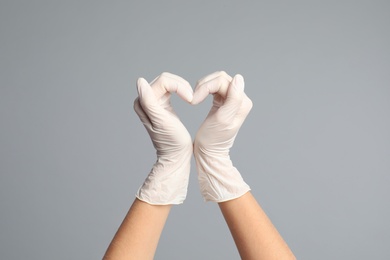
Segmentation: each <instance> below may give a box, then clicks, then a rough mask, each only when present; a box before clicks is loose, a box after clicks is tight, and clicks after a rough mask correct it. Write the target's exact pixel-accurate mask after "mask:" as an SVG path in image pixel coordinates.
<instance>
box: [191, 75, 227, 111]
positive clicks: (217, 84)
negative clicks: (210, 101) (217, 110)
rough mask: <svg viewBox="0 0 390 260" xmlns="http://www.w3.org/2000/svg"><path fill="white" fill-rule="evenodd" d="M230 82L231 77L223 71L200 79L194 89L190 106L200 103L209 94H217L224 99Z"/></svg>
mask: <svg viewBox="0 0 390 260" xmlns="http://www.w3.org/2000/svg"><path fill="white" fill-rule="evenodd" d="M231 81H232V77H231V76H230V75H228V74H227V73H226V72H224V71H217V72H214V73H212V74H210V75H208V76H206V77H204V78H202V79H200V80H199V81H198V83H197V85H196V87H195V92H194V97H193V99H192V102H191V103H192V104H193V105H196V104H199V103H200V102H202V101H203V100H204V99H205V98H206V97H207V96H208V95H209V94H218V95H220V96H222V97H223V98H226V95H227V89H228V87H229V85H230V83H231Z"/></svg>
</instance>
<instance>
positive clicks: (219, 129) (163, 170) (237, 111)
mask: <svg viewBox="0 0 390 260" xmlns="http://www.w3.org/2000/svg"><path fill="white" fill-rule="evenodd" d="M137 87H138V98H137V99H136V100H135V102H134V110H135V112H136V113H137V114H138V116H139V118H140V119H141V121H142V123H143V124H144V126H145V128H146V130H147V131H148V133H149V136H150V137H151V140H152V143H153V146H154V147H155V149H156V154H157V161H156V163H155V165H154V166H153V169H152V171H151V173H150V174H149V175H148V178H147V179H146V180H145V183H144V184H143V186H142V188H141V189H140V190H139V192H138V195H137V196H138V198H139V199H141V200H145V201H150V202H153V203H156V204H164V203H167V201H169V202H170V203H171V204H178V203H181V202H182V201H183V200H184V198H185V195H186V191H187V184H188V176H189V172H190V160H191V156H192V154H194V156H195V159H196V163H197V169H198V172H199V174H198V175H199V183H200V187H201V192H202V194H203V196H204V198H205V200H211V201H223V200H226V199H231V198H234V197H237V196H239V195H242V194H244V192H246V191H248V189H249V186H248V185H247V184H246V183H245V182H244V181H243V180H242V178H241V175H240V174H239V172H238V171H237V169H235V167H233V165H232V162H231V160H230V157H229V150H230V148H231V147H232V146H233V143H234V139H235V137H236V135H237V133H238V130H239V129H240V127H241V125H242V123H243V122H244V120H245V118H246V116H247V115H248V113H249V111H250V110H251V108H252V101H251V100H250V99H249V98H248V97H247V96H246V94H245V93H244V79H243V77H242V76H241V75H239V74H237V75H235V76H234V77H231V76H229V75H228V74H227V73H226V72H223V71H221V72H215V73H212V74H210V75H208V76H206V77H204V78H202V79H201V80H199V81H198V83H197V85H196V87H195V91H193V90H192V88H191V85H190V84H189V83H188V82H187V81H186V80H184V79H183V78H181V77H179V76H177V75H174V74H171V73H163V74H161V75H160V76H158V77H157V78H156V79H154V80H153V81H152V82H151V83H150V84H149V83H148V82H147V81H146V80H145V79H143V78H139V79H138V81H137ZM171 93H177V94H178V96H179V97H180V98H182V99H183V100H185V101H187V102H188V103H190V104H193V105H196V104H199V103H200V102H202V101H203V100H204V99H205V98H206V97H207V96H208V95H209V94H212V95H213V104H212V107H211V109H210V112H209V113H208V114H207V116H206V118H205V120H204V121H203V123H202V124H201V126H200V127H199V129H198V131H197V133H196V136H195V139H194V140H192V138H191V136H190V134H189V132H188V131H187V129H186V127H185V126H184V125H183V123H182V122H181V120H180V119H179V117H178V116H177V115H176V113H175V112H174V110H173V108H172V106H171V101H170V97H171ZM210 162H213V163H210ZM221 169H222V170H221ZM206 172H207V173H206ZM220 172H222V173H224V174H222V175H221V174H220ZM172 176H176V177H172ZM212 176H214V177H212ZM218 176H219V177H218ZM211 179H213V180H212V181H211V182H212V184H210V180H211ZM222 183H223V184H222ZM163 186H164V187H168V186H169V187H171V188H170V189H169V191H168V189H162V188H161V187H163ZM172 187H174V188H172ZM210 187H214V188H210ZM215 187H217V188H215Z"/></svg>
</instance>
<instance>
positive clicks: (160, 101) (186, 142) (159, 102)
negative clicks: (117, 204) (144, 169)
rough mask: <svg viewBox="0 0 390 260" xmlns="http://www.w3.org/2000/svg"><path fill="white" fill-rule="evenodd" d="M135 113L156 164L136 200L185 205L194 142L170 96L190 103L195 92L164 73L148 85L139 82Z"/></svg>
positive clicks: (182, 81)
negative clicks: (178, 115)
mask: <svg viewBox="0 0 390 260" xmlns="http://www.w3.org/2000/svg"><path fill="white" fill-rule="evenodd" d="M137 87H138V98H137V99H136V100H135V101H134V110H135V112H136V113H137V114H138V116H139V118H140V119H141V121H142V123H143V124H144V126H145V128H146V130H147V131H148V133H149V136H150V138H151V139H152V142H153V145H154V147H155V148H156V151H157V161H156V163H155V164H154V166H153V168H152V170H151V171H150V173H149V175H148V177H147V178H146V180H145V182H144V183H143V185H142V186H141V187H140V188H139V190H138V192H137V194H136V197H137V198H138V199H140V200H142V201H145V202H147V203H149V204H155V205H167V204H180V203H183V201H184V199H185V198H186V195H187V187H188V180H189V174H190V162H191V156H192V147H193V145H192V139H191V136H190V134H189V133H188V131H187V129H186V128H185V127H184V125H183V124H182V122H181V121H180V120H179V118H178V117H177V115H176V114H175V112H174V111H173V108H172V106H171V103H170V96H171V92H176V93H177V94H178V95H179V96H180V97H181V98H182V99H184V100H185V101H187V102H191V100H192V88H191V86H190V84H189V83H188V82H187V81H186V80H184V79H183V78H181V77H179V76H176V75H173V74H170V73H163V74H161V75H160V76H158V77H157V78H156V79H155V80H153V81H152V82H151V84H150V85H149V84H148V82H147V81H146V80H145V79H143V78H139V79H138V81H137Z"/></svg>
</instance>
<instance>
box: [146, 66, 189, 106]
mask: <svg viewBox="0 0 390 260" xmlns="http://www.w3.org/2000/svg"><path fill="white" fill-rule="evenodd" d="M150 86H151V87H152V89H153V92H154V94H155V95H156V98H157V99H160V98H162V97H163V96H164V95H165V94H167V93H172V92H174V93H177V95H178V96H179V97H181V98H182V99H183V100H185V101H187V102H189V103H190V102H191V101H192V97H193V91H192V88H191V85H190V83H188V81H186V80H185V79H183V78H182V77H179V76H177V75H175V74H172V73H169V72H163V73H162V74H161V75H159V76H158V77H157V78H155V79H154V80H153V81H152V82H151V83H150Z"/></svg>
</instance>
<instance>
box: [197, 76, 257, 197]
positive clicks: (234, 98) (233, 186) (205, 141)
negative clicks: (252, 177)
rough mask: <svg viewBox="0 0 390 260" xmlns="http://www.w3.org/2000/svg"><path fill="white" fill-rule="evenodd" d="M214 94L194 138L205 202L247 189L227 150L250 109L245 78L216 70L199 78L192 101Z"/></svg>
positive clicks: (250, 103) (231, 195)
mask: <svg viewBox="0 0 390 260" xmlns="http://www.w3.org/2000/svg"><path fill="white" fill-rule="evenodd" d="M209 94H213V96H214V98H213V106H212V108H211V110H210V112H209V114H208V115H207V117H206V119H205V120H204V122H203V124H202V125H201V127H200V128H199V130H198V132H197V134H196V137H195V141H194V156H195V160H196V167H197V171H198V180H199V185H200V190H201V193H202V195H203V198H204V200H205V201H215V202H223V201H228V200H231V199H235V198H238V197H240V196H242V195H244V194H245V193H246V192H248V191H249V190H250V187H249V186H248V185H247V184H246V183H245V182H244V180H243V179H242V177H241V174H240V173H239V171H238V170H237V169H236V168H235V167H234V166H233V163H232V161H231V160H230V156H229V150H230V148H231V147H232V146H233V143H234V139H235V137H236V135H237V133H238V130H239V129H240V127H241V125H242V123H243V122H244V120H245V118H246V116H247V115H248V113H249V111H250V110H251V108H252V101H251V100H250V99H249V98H248V97H247V96H246V94H245V93H244V79H243V77H242V76H241V75H236V76H234V78H232V77H231V76H229V75H228V74H226V73H225V72H215V73H213V74H211V75H208V76H206V77H204V78H203V79H201V80H200V81H198V84H197V86H196V88H195V91H194V98H193V100H192V104H194V105H195V104H198V103H200V102H202V101H203V100H204V99H205V98H206V97H207V95H209Z"/></svg>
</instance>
